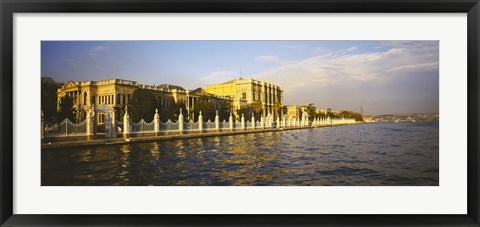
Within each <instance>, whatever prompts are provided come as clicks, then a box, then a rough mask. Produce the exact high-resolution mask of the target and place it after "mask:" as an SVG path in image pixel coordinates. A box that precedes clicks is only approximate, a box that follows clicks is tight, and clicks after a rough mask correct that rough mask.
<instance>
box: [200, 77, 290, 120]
mask: <svg viewBox="0 0 480 227" xmlns="http://www.w3.org/2000/svg"><path fill="white" fill-rule="evenodd" d="M205 90H206V91H207V92H208V93H212V94H215V95H218V96H222V97H227V98H231V99H233V100H234V109H240V108H241V107H243V106H245V105H253V103H255V102H261V103H262V105H263V116H266V115H268V114H273V115H274V117H275V118H276V117H277V113H276V111H275V105H278V106H279V107H280V109H279V112H280V113H279V114H280V115H282V113H281V112H282V108H281V107H282V106H283V89H282V88H281V87H280V86H278V85H276V84H273V83H270V82H267V81H262V80H256V79H253V78H249V79H243V78H237V79H234V80H231V81H227V82H225V83H221V84H215V85H209V86H206V87H205Z"/></svg>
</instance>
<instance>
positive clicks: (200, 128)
mask: <svg viewBox="0 0 480 227" xmlns="http://www.w3.org/2000/svg"><path fill="white" fill-rule="evenodd" d="M198 129H199V130H200V132H203V116H202V111H201V110H200V114H199V115H198Z"/></svg>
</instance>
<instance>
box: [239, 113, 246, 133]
mask: <svg viewBox="0 0 480 227" xmlns="http://www.w3.org/2000/svg"><path fill="white" fill-rule="evenodd" d="M240 121H241V122H242V130H244V129H245V117H244V116H243V114H242V118H241V120H240Z"/></svg>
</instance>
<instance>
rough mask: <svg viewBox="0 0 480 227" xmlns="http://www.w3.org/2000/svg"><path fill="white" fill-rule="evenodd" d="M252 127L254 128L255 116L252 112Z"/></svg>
mask: <svg viewBox="0 0 480 227" xmlns="http://www.w3.org/2000/svg"><path fill="white" fill-rule="evenodd" d="M252 129H255V116H254V114H252Z"/></svg>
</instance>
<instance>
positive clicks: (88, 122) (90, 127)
mask: <svg viewBox="0 0 480 227" xmlns="http://www.w3.org/2000/svg"><path fill="white" fill-rule="evenodd" d="M92 113H94V111H93V110H92V109H89V110H88V112H87V118H86V119H85V120H86V122H85V124H86V128H87V130H86V132H85V134H86V136H91V135H93V121H92V120H93V116H92Z"/></svg>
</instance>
